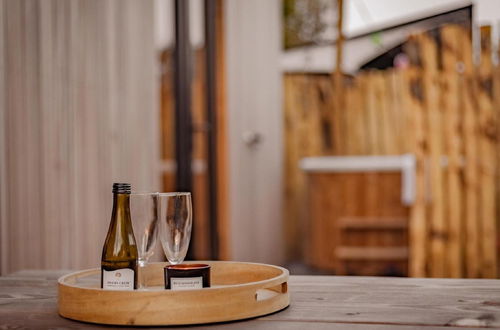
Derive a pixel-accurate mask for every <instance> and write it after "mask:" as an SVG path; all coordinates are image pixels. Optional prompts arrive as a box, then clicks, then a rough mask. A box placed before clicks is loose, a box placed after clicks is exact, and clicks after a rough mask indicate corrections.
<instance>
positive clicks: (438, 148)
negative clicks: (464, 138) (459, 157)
mask: <svg viewBox="0 0 500 330" xmlns="http://www.w3.org/2000/svg"><path fill="white" fill-rule="evenodd" d="M417 40H418V44H419V48H420V61H421V67H422V74H423V75H422V79H423V85H424V95H425V108H426V112H427V115H426V118H427V126H428V144H429V172H430V182H431V184H430V194H431V203H430V219H431V225H430V228H431V230H430V249H431V257H430V259H431V263H430V274H429V275H430V276H432V277H446V276H447V269H446V264H445V258H446V239H447V226H446V222H445V217H444V198H443V169H442V166H441V157H442V155H443V139H442V114H441V111H440V107H439V84H438V52H437V51H438V50H437V45H436V42H435V40H434V39H432V38H431V37H430V36H429V35H428V34H419V35H418V36H417Z"/></svg>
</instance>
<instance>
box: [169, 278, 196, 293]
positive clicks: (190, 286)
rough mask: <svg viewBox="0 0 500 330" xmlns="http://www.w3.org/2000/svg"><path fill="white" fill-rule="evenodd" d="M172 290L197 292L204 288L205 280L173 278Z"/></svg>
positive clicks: (171, 282) (171, 279) (171, 281)
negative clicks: (196, 290)
mask: <svg viewBox="0 0 500 330" xmlns="http://www.w3.org/2000/svg"><path fill="white" fill-rule="evenodd" d="M170 288H171V289H172V290H195V289H201V288H203V278H202V277H201V276H200V277H171V278H170Z"/></svg>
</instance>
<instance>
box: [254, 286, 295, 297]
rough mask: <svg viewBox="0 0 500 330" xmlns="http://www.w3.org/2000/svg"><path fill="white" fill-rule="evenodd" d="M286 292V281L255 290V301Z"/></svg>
mask: <svg viewBox="0 0 500 330" xmlns="http://www.w3.org/2000/svg"><path fill="white" fill-rule="evenodd" d="M287 292H288V282H283V283H281V284H278V285H275V286H272V287H269V288H264V289H259V290H257V292H255V300H256V301H263V300H268V299H272V298H274V297H276V296H278V295H280V294H284V293H287Z"/></svg>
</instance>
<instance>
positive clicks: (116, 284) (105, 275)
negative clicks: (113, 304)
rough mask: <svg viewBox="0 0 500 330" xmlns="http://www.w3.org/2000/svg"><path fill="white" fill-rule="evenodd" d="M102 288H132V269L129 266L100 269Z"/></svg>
mask: <svg viewBox="0 0 500 330" xmlns="http://www.w3.org/2000/svg"><path fill="white" fill-rule="evenodd" d="M102 288H103V289H106V290H134V271H133V270H132V269H129V268H122V269H117V270H110V271H107V270H104V269H103V270H102Z"/></svg>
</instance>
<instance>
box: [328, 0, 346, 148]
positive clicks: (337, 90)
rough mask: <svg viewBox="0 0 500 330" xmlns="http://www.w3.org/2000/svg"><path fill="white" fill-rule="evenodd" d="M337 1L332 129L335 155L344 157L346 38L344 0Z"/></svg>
mask: <svg viewBox="0 0 500 330" xmlns="http://www.w3.org/2000/svg"><path fill="white" fill-rule="evenodd" d="M336 1H337V43H336V58H335V70H334V73H333V100H332V109H331V115H332V120H331V122H332V127H333V131H334V132H333V147H334V153H335V154H339V155H342V154H343V153H344V151H345V150H344V149H345V148H344V145H343V139H345V136H343V128H344V126H345V125H344V124H345V123H344V122H345V120H344V117H345V116H344V113H343V112H344V111H346V110H345V106H344V105H345V99H344V93H343V88H344V86H343V81H342V47H343V41H344V36H343V33H342V24H343V14H342V13H343V0H336Z"/></svg>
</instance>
